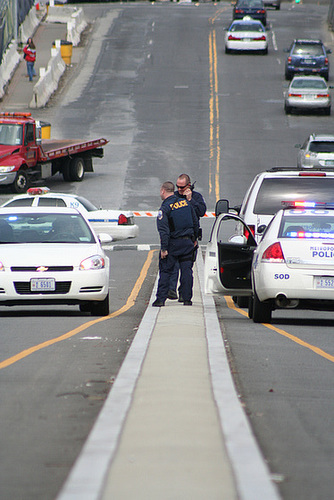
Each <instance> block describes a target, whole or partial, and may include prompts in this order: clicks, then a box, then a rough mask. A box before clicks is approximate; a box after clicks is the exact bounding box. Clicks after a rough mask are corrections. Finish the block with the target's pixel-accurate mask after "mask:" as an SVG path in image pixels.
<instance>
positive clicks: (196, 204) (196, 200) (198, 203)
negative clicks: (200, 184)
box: [174, 191, 206, 219]
mask: <svg viewBox="0 0 334 500" xmlns="http://www.w3.org/2000/svg"><path fill="white" fill-rule="evenodd" d="M192 193H193V194H192V198H191V200H190V204H191V206H192V207H193V209H194V210H195V214H196V215H197V218H198V219H199V218H200V217H204V215H205V212H206V203H205V201H204V198H203V196H202V195H201V193H199V192H198V191H193V192H192ZM174 194H175V196H176V197H177V198H181V199H182V200H184V199H186V197H185V196H184V195H182V194H180V193H179V192H178V191H175V193H174Z"/></svg>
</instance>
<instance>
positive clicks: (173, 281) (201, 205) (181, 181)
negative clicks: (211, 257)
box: [167, 174, 206, 302]
mask: <svg viewBox="0 0 334 500" xmlns="http://www.w3.org/2000/svg"><path fill="white" fill-rule="evenodd" d="M176 187H177V191H175V193H174V194H175V196H177V197H178V198H181V199H186V200H187V201H188V202H189V203H190V204H191V206H192V207H193V209H194V211H195V214H196V216H197V220H198V224H199V219H200V217H203V216H204V215H205V212H206V203H205V201H204V198H203V196H202V195H201V193H199V192H198V191H194V186H192V185H191V180H190V177H189V175H188V174H181V175H179V177H178V179H177V181H176ZM199 239H201V229H199ZM195 258H196V253H195V254H194V259H195ZM178 277H179V266H178V264H177V263H176V265H175V267H174V270H173V272H172V274H171V278H170V282H169V290H168V296H167V297H168V298H169V299H172V300H174V299H177V293H176V286H177V280H178ZM179 302H183V294H182V290H181V287H180V288H179Z"/></svg>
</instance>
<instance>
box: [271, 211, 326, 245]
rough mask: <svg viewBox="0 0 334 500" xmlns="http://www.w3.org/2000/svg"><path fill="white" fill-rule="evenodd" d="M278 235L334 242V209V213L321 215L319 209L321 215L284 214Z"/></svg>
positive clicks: (280, 236)
mask: <svg viewBox="0 0 334 500" xmlns="http://www.w3.org/2000/svg"><path fill="white" fill-rule="evenodd" d="M321 212H323V210H322V211H321ZM278 237H279V238H293V239H300V238H302V239H304V238H305V239H322V240H327V241H328V240H331V242H334V211H333V215H321V213H320V211H319V215H312V214H308V215H292V216H291V215H287V216H283V217H282V221H281V226H280V229H279V234H278Z"/></svg>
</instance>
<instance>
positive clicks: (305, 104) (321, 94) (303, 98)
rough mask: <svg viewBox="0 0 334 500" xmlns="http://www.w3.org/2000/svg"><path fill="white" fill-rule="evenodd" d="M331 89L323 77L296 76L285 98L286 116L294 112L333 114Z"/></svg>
mask: <svg viewBox="0 0 334 500" xmlns="http://www.w3.org/2000/svg"><path fill="white" fill-rule="evenodd" d="M330 88H332V87H329V86H328V84H327V82H326V80H325V79H324V78H322V77H321V76H295V77H294V78H293V79H292V81H291V83H290V85H289V88H288V90H287V92H286V93H285V96H284V111H285V113H286V114H289V113H291V112H292V111H294V110H299V111H301V110H309V111H310V110H318V111H323V112H324V113H325V114H326V115H330V114H331V95H330V90H329V89H330Z"/></svg>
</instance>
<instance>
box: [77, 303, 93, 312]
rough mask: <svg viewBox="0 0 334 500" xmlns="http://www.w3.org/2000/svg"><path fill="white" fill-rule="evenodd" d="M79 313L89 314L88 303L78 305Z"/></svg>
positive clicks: (89, 307)
mask: <svg viewBox="0 0 334 500" xmlns="http://www.w3.org/2000/svg"><path fill="white" fill-rule="evenodd" d="M79 309H80V312H82V313H87V312H90V310H91V306H90V304H89V302H83V303H82V304H80V305H79Z"/></svg>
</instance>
